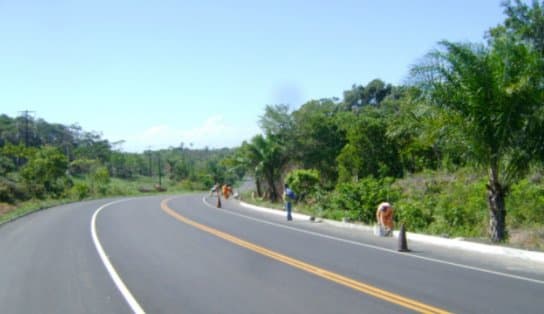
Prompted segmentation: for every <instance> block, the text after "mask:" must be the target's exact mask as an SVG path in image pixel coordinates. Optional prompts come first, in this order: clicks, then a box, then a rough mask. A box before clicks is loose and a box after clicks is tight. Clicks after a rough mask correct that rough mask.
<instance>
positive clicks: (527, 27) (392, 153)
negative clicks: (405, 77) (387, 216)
mask: <svg viewBox="0 0 544 314" xmlns="http://www.w3.org/2000/svg"><path fill="white" fill-rule="evenodd" d="M504 8H505V14H506V15H507V18H506V20H505V21H504V23H503V24H501V25H498V26H496V27H494V28H492V29H490V31H489V32H488V34H487V35H486V38H485V42H483V43H452V42H448V41H443V42H441V43H439V45H438V48H437V49H435V50H433V51H431V52H429V53H428V55H426V56H424V57H423V58H422V59H421V61H420V62H419V63H418V64H416V65H415V66H413V68H412V70H411V76H410V80H409V81H408V82H407V84H405V85H403V86H393V85H391V84H387V83H385V82H383V81H381V80H379V79H376V80H373V81H371V82H369V83H368V84H367V85H365V86H361V85H354V86H352V88H351V89H349V90H346V91H345V92H344V94H343V97H342V99H338V98H331V99H320V100H311V101H308V102H307V103H305V104H303V105H302V106H301V107H300V108H298V109H296V110H293V111H292V110H290V108H289V107H288V106H286V105H269V106H267V107H266V111H265V113H264V114H263V116H262V117H261V119H260V126H261V128H262V131H263V134H264V135H257V136H255V137H254V138H253V139H252V140H251V141H249V142H244V143H243V145H242V146H241V147H240V148H239V149H238V151H237V152H236V154H235V156H234V157H231V158H230V159H231V160H230V163H231V164H234V165H238V166H239V167H242V168H243V169H245V170H247V171H248V172H249V173H251V174H252V175H253V176H254V177H255V178H256V185H257V193H258V195H259V196H261V197H263V198H267V199H270V200H271V201H276V200H277V199H278V196H279V195H280V193H281V189H282V183H283V182H288V183H291V185H292V186H293V188H294V189H295V190H296V191H297V192H298V194H299V195H301V199H300V203H299V206H301V207H309V208H313V210H315V211H317V212H319V213H322V215H324V216H326V217H327V216H329V217H337V218H338V217H348V218H351V219H354V220H359V221H363V222H366V223H371V222H373V220H374V211H375V208H376V205H377V204H378V203H379V202H381V201H385V200H387V201H392V202H394V203H396V207H397V213H398V214H397V220H398V221H399V222H402V223H404V224H406V225H407V227H408V228H409V229H411V230H425V231H429V232H433V233H440V234H449V235H468V236H481V235H483V234H485V233H486V231H485V230H486V227H485V225H486V222H485V221H486V219H489V220H488V221H489V223H488V224H487V234H488V235H489V237H490V239H491V240H492V241H495V242H497V241H503V240H505V239H506V238H507V237H508V234H507V228H506V224H507V217H508V219H509V220H508V222H509V223H510V224H511V225H512V226H514V227H519V226H527V225H537V226H542V225H543V224H544V207H543V206H544V205H543V204H544V203H542V200H543V199H544V183H543V182H542V178H541V177H542V162H543V161H544V131H543V130H544V106H543V104H544V33H543V29H544V13H543V9H544V2H542V3H540V4H539V3H538V2H537V1H534V2H533V3H532V5H527V4H525V3H523V2H522V1H515V2H514V3H511V2H506V3H504ZM486 207H487V211H486ZM507 212H508V213H510V215H508V216H507V215H506V214H507Z"/></svg>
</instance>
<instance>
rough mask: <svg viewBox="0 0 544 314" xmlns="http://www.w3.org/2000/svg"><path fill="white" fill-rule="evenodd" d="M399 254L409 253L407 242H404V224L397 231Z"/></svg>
mask: <svg viewBox="0 0 544 314" xmlns="http://www.w3.org/2000/svg"><path fill="white" fill-rule="evenodd" d="M398 251H399V252H410V250H409V249H408V241H407V240H406V228H404V224H402V225H401V226H400V231H399V250H398Z"/></svg>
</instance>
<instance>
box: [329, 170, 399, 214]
mask: <svg viewBox="0 0 544 314" xmlns="http://www.w3.org/2000/svg"><path fill="white" fill-rule="evenodd" d="M393 182H394V179H393V178H384V179H375V178H372V177H367V178H364V179H362V180H360V181H358V182H349V183H340V184H338V185H337V187H336V189H335V190H334V191H333V192H332V194H331V196H330V199H329V201H328V204H327V205H326V208H327V209H329V210H332V211H344V217H347V218H350V219H352V220H358V221H362V222H365V223H374V222H375V221H376V207H377V206H378V204H379V203H381V202H384V201H388V202H395V201H396V200H397V199H398V197H399V191H398V190H397V189H395V188H393V187H392V186H391V184H392V183H393Z"/></svg>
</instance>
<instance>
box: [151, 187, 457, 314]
mask: <svg viewBox="0 0 544 314" xmlns="http://www.w3.org/2000/svg"><path fill="white" fill-rule="evenodd" d="M171 199H172V198H168V199H165V200H163V201H162V202H161V208H162V210H163V211H164V212H165V213H167V214H168V215H170V216H172V217H174V218H175V219H177V220H179V221H181V222H183V223H185V224H188V225H191V226H193V227H195V228H197V229H200V230H202V231H205V232H208V233H210V234H213V235H215V236H216V237H219V238H221V239H223V240H226V241H229V242H231V243H234V244H236V245H239V246H241V247H244V248H246V249H248V250H251V251H253V252H256V253H259V254H261V255H264V256H267V257H269V258H272V259H274V260H277V261H279V262H282V263H284V264H287V265H290V266H292V267H295V268H298V269H300V270H303V271H306V272H308V273H311V274H314V275H316V276H318V277H321V278H324V279H327V280H330V281H332V282H335V283H337V284H340V285H343V286H345V287H348V288H351V289H353V290H356V291H359V292H362V293H364V294H368V295H371V296H373V297H376V298H378V299H381V300H384V301H387V302H390V303H394V304H397V305H400V306H402V307H405V308H408V309H411V310H414V311H416V312H420V313H449V312H448V311H445V310H443V309H440V308H437V307H434V306H431V305H427V304H424V303H421V302H419V301H416V300H413V299H409V298H406V297H403V296H401V295H398V294H395V293H392V292H389V291H386V290H382V289H380V288H377V287H374V286H371V285H369V284H365V283H363V282H360V281H357V280H354V279H351V278H348V277H345V276H342V275H340V274H337V273H334V272H331V271H328V270H326V269H323V268H319V267H317V266H314V265H311V264H308V263H305V262H303V261H301V260H297V259H295V258H292V257H289V256H286V255H283V254H281V253H278V252H275V251H272V250H269V249H267V248H264V247H262V246H259V245H256V244H254V243H251V242H248V241H245V240H242V239H240V238H237V237H235V236H233V235H231V234H228V233H226V232H223V231H220V230H217V229H214V228H211V227H208V226H206V225H203V224H200V223H198V222H196V221H193V220H191V219H189V218H187V217H185V216H182V215H181V214H179V213H178V212H176V211H174V210H173V209H171V208H170V207H168V202H169V201H170V200H171Z"/></svg>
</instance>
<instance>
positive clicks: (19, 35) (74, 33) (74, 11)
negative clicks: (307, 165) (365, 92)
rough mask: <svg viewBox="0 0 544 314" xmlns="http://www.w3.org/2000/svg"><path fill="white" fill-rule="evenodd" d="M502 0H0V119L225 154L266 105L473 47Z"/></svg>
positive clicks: (337, 91)
mask: <svg viewBox="0 0 544 314" xmlns="http://www.w3.org/2000/svg"><path fill="white" fill-rule="evenodd" d="M500 3H501V0H476V1H475V0H440V1H435V0H410V1H405V0H380V1H378V0H372V1H370V0H354V1H347V0H335V1H309V0H308V1H298V0H276V1H258V0H252V1H238V0H231V1H227V0H225V1H206V0H200V1H193V0H179V1H160V0H157V1H139V0H130V1H126V0H118V1H102V0H94V1H68V0H48V1H41V0H35V1H29V0H13V1H12V0H0V114H7V115H8V116H10V117H15V116H18V115H20V112H21V111H23V110H30V111H32V114H33V116H34V118H41V119H44V120H46V121H48V122H50V123H61V124H65V125H72V124H78V125H80V126H81V127H82V128H83V130H85V131H95V132H98V133H100V134H102V137H103V138H105V139H108V140H109V141H110V142H116V141H121V140H123V141H124V143H123V144H122V145H121V146H120V147H119V148H120V149H121V150H123V151H129V152H141V151H143V150H145V149H161V148H167V147H178V146H179V145H180V144H181V143H183V144H184V146H185V147H193V148H203V147H209V148H221V147H236V146H238V145H240V144H241V143H242V141H243V140H249V139H250V138H251V137H252V136H254V135H256V134H258V133H260V129H259V125H258V120H259V117H260V116H262V114H263V113H264V108H265V106H266V105H273V104H287V105H289V106H290V108H292V109H293V110H294V109H297V108H299V107H300V106H301V105H302V104H304V103H305V102H307V101H309V100H312V99H321V98H326V97H341V96H342V92H343V91H344V90H347V89H350V88H351V86H352V85H353V84H362V85H366V84H367V83H368V82H370V81H371V80H373V79H375V78H379V79H382V80H383V81H385V82H387V83H391V84H394V85H397V84H402V83H403V82H405V80H406V79H407V77H408V71H409V69H410V66H411V65H413V64H415V63H417V62H418V60H420V59H421V58H422V57H423V56H424V55H425V54H426V53H427V52H428V51H430V50H431V49H433V48H435V47H436V44H437V42H439V41H441V40H449V41H455V42H457V41H471V42H483V40H484V34H485V32H486V31H487V30H488V29H489V28H490V27H493V26H495V25H497V24H499V23H501V22H502V21H503V20H504V15H503V9H502V7H501V6H500Z"/></svg>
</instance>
